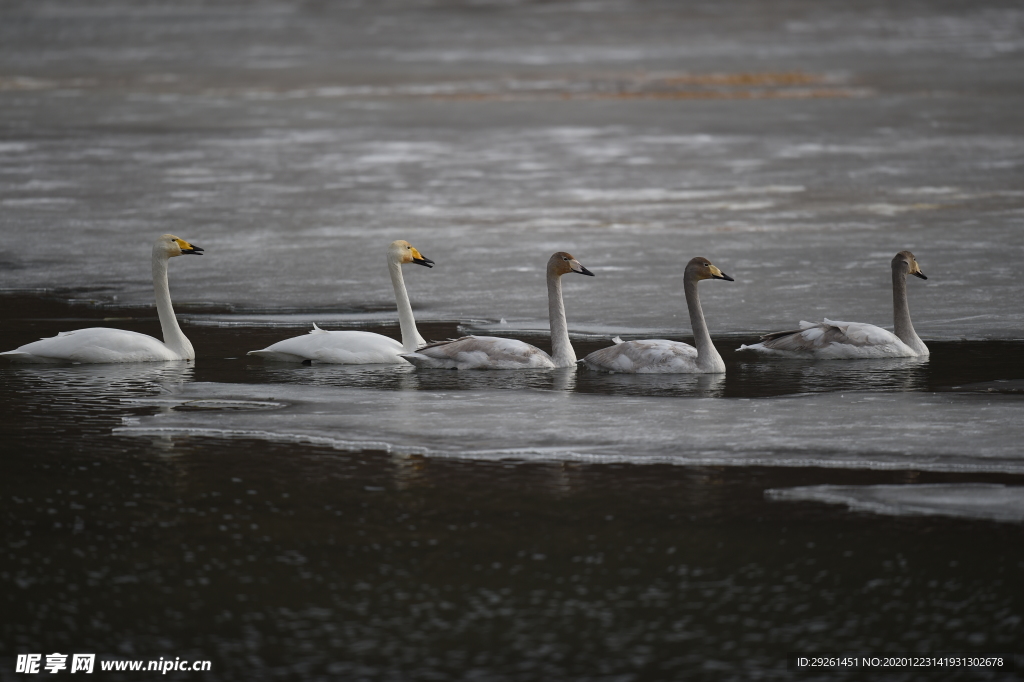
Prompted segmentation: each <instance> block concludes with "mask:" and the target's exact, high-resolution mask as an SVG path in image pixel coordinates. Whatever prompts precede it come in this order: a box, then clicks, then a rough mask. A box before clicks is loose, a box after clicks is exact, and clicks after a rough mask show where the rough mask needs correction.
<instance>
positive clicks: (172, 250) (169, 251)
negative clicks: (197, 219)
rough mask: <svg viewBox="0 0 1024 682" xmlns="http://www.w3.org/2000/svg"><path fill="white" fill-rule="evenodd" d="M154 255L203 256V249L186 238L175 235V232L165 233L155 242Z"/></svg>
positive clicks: (166, 256) (167, 256)
mask: <svg viewBox="0 0 1024 682" xmlns="http://www.w3.org/2000/svg"><path fill="white" fill-rule="evenodd" d="M153 255H154V256H159V257H161V258H174V257H175V256H187V255H192V256H202V255H203V249H202V248H200V247H198V246H196V245H195V244H190V243H189V242H187V241H185V240H184V239H180V238H178V237H175V236H174V235H173V234H163V235H160V237H159V238H158V239H157V240H156V243H154V244H153Z"/></svg>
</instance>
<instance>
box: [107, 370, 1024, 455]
mask: <svg viewBox="0 0 1024 682" xmlns="http://www.w3.org/2000/svg"><path fill="white" fill-rule="evenodd" d="M399 371H400V372H402V373H403V375H404V376H402V377H401V379H402V381H403V382H404V383H406V384H415V382H416V381H417V379H418V377H417V376H416V375H417V372H416V371H415V370H409V369H408V368H401V369H400V370H399ZM562 379H564V380H565V381H566V382H567V383H569V384H570V386H568V389H571V388H572V384H573V383H574V382H573V379H574V377H573V376H572V374H571V373H567V376H565V377H562ZM701 379H703V380H705V381H704V385H701V386H700V389H701V390H714V384H715V383H716V382H718V383H724V377H701ZM557 381H558V379H556V382H557ZM141 403H142V404H147V405H152V406H155V407H162V408H164V409H163V410H162V411H160V412H159V413H157V414H155V415H153V416H150V417H146V418H143V419H141V420H135V419H133V420H131V421H130V422H129V423H128V424H126V425H125V426H123V427H122V428H120V429H118V433H121V434H142V435H151V436H152V435H168V436H170V435H193V436H203V435H210V436H218V437H243V438H269V439H272V440H286V441H291V442H300V443H301V442H307V443H317V444H320V445H325V446H330V447H336V448H339V449H346V450H364V449H372V450H384V451H386V452H392V453H395V454H400V455H425V456H430V457H459V458H467V459H522V460H532V459H538V460H541V461H547V460H554V461H578V462H595V463H610V462H619V463H623V462H628V463H635V464H641V463H671V464H690V465H703V466H722V465H732V466H742V465H747V466H790V467H831V468H847V469H861V468H866V469H900V470H908V469H910V470H924V471H958V472H998V473H1013V474H1024V458H1022V457H1021V454H1020V442H1021V439H1022V438H1024V420H1021V419H1020V418H1019V417H1020V410H1021V403H1020V398H1019V397H1016V396H1015V397H1009V398H1003V399H995V400H993V398H992V397H991V396H988V395H981V396H978V395H957V394H955V393H939V394H933V393H895V394H889V395H884V394H878V393H846V394H837V393H818V394H807V395H802V396H799V395H798V396H791V397H788V398H774V399H765V400H751V399H734V400H721V399H715V398H704V399H699V398H690V399H687V398H678V397H664V398H663V397H646V396H640V397H630V396H618V395H613V396H608V395H595V394H587V393H575V392H571V390H565V391H558V390H529V389H521V390H516V389H512V390H493V389H492V390H486V389H476V390H472V389H470V390H457V391H450V390H449V391H434V390H415V387H414V386H406V388H405V390H398V391H395V390H384V391H380V390H371V389H367V388H354V389H350V388H341V387H336V386H331V387H315V386H286V385H277V386H273V387H267V386H264V385H248V384H233V385H232V384H209V383H188V384H183V385H182V387H181V389H180V390H175V391H172V393H171V395H169V396H168V395H161V396H159V397H156V398H153V399H142V400H141ZM837 414H841V415H843V418H842V419H839V420H837V419H834V418H832V417H831V416H830V415H837Z"/></svg>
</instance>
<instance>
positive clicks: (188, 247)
mask: <svg viewBox="0 0 1024 682" xmlns="http://www.w3.org/2000/svg"><path fill="white" fill-rule="evenodd" d="M178 248H179V249H181V252H182V253H187V254H193V255H196V256H202V255H203V249H202V247H199V246H196V245H195V244H189V243H188V242H187V241H185V240H184V239H179V240H178Z"/></svg>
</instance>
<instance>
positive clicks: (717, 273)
mask: <svg viewBox="0 0 1024 682" xmlns="http://www.w3.org/2000/svg"><path fill="white" fill-rule="evenodd" d="M711 278H712V279H724V280H725V281H726V282H735V281H736V280H734V279H733V278H732V277H730V276H729V275H727V274H725V273H724V272H722V271H721V270H719V269H718V268H717V267H715V266H714V265H712V266H711Z"/></svg>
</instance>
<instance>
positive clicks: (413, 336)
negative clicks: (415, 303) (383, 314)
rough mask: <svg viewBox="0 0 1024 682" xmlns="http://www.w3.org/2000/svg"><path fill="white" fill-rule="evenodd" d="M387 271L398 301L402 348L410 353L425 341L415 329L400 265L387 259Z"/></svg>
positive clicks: (423, 344)
mask: <svg viewBox="0 0 1024 682" xmlns="http://www.w3.org/2000/svg"><path fill="white" fill-rule="evenodd" d="M388 271H389V272H390V273H391V286H393V287H394V288H395V301H396V302H397V303H398V325H399V327H400V328H401V330H402V350H403V351H404V352H406V353H411V352H412V351H414V350H416V349H417V348H419V347H420V346H425V345H427V342H426V341H424V340H423V337H422V336H420V332H419V330H418V329H416V318H414V317H413V316H412V304H411V303H409V292H407V291H406V290H405V279H404V278H403V277H402V265H401V264H400V263H396V262H394V261H392V260H391V259H390V258H389V259H388Z"/></svg>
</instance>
